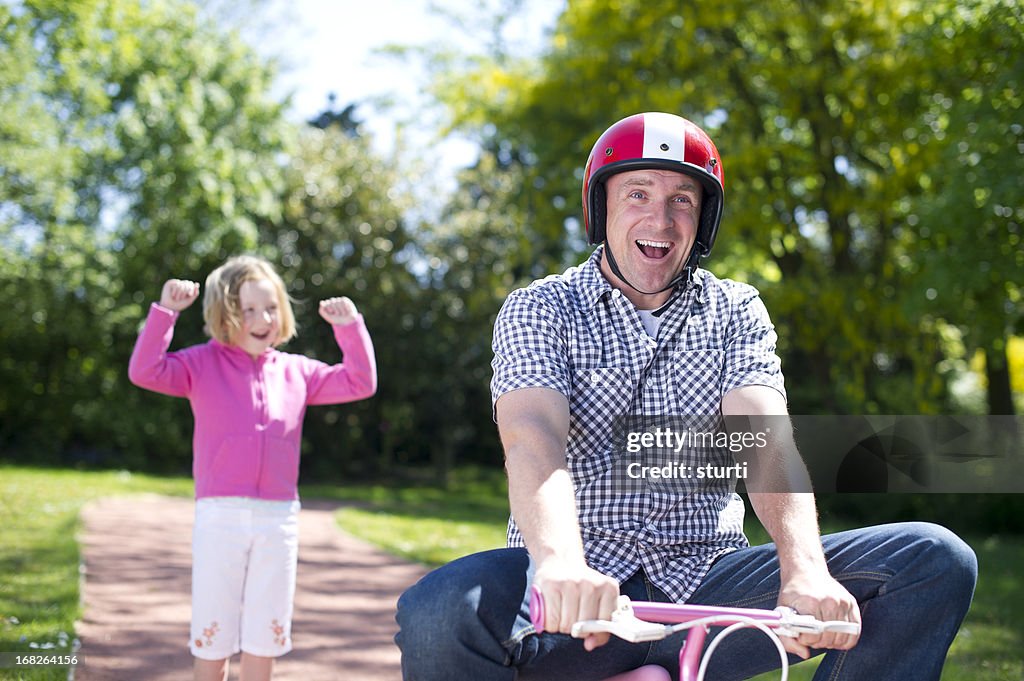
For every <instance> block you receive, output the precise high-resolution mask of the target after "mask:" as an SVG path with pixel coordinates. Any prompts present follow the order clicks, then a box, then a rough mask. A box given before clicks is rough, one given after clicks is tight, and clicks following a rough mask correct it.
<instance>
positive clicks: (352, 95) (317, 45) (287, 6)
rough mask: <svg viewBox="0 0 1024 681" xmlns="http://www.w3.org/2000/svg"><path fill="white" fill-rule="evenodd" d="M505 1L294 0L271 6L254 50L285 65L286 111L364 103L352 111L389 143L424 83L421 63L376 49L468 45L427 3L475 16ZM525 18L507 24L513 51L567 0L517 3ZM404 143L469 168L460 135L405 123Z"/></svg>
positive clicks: (279, 91)
mask: <svg viewBox="0 0 1024 681" xmlns="http://www.w3.org/2000/svg"><path fill="white" fill-rule="evenodd" d="M503 1H504V2H505V3H506V4H507V2H508V0H491V1H490V2H482V1H481V0H370V2H367V1H366V0H292V1H291V2H287V1H286V2H283V3H281V4H280V5H274V6H273V7H272V12H271V14H272V15H273V16H275V17H277V18H278V19H277V20H276V21H275V22H274V23H275V30H274V31H273V32H272V36H273V37H272V38H270V39H267V36H266V35H264V38H263V39H262V40H261V41H260V42H259V44H258V45H257V49H258V50H260V51H261V52H262V53H264V54H265V55H267V56H274V57H277V58H278V59H279V60H280V61H281V64H282V71H281V75H280V76H279V79H278V82H277V86H276V92H275V94H276V95H277V96H279V97H284V96H285V95H286V94H287V93H291V96H292V107H291V110H290V113H289V116H290V117H291V118H293V119H295V120H309V119H311V118H313V117H314V116H315V115H317V114H318V113H320V112H322V111H323V110H324V109H325V108H326V107H327V101H328V100H327V96H328V93H330V92H333V93H334V94H335V95H336V96H337V100H336V108H338V109H340V108H342V107H344V106H346V105H347V104H349V103H352V102H356V101H358V102H367V104H364V105H363V106H361V107H360V108H359V109H358V110H357V116H356V117H357V118H358V119H360V120H362V121H363V122H364V125H365V127H366V129H367V130H368V131H369V132H370V134H371V136H372V138H373V140H374V143H375V145H376V146H377V148H378V149H380V150H381V151H385V152H386V151H389V150H390V149H391V148H392V147H393V143H394V137H395V125H396V123H397V121H398V120H399V119H403V118H409V119H413V120H415V119H417V118H418V117H419V114H420V112H422V111H423V107H422V105H419V104H417V101H418V97H419V89H420V88H421V87H422V86H423V84H424V82H425V72H424V70H423V68H422V67H420V66H418V65H416V64H414V63H408V62H403V61H399V60H397V59H395V58H393V57H387V56H383V55H380V54H375V52H374V50H376V49H379V48H382V47H385V46H387V45H389V44H400V45H416V46H423V45H428V44H434V43H438V42H446V43H448V44H452V43H453V42H454V43H455V44H457V45H460V46H464V47H467V48H472V47H473V45H472V38H471V37H470V36H468V35H461V34H460V32H459V31H458V30H457V29H456V28H455V27H454V26H453V24H452V23H451V21H450V20H448V19H446V18H445V17H443V16H441V15H439V14H438V13H436V12H435V11H432V8H435V7H440V8H442V9H444V10H447V11H450V12H453V13H457V14H460V15H464V14H467V13H468V14H469V15H471V16H473V15H477V13H478V12H479V11H480V8H481V7H482V6H496V5H498V4H500V3H501V2H503ZM519 3H520V5H521V11H522V14H523V18H522V19H519V20H517V21H513V22H511V23H510V26H509V29H508V38H509V42H510V44H513V45H514V49H516V50H517V51H519V50H523V51H526V52H536V51H537V50H539V49H540V47H541V45H542V36H543V35H544V33H545V31H546V30H547V29H549V28H550V27H551V26H552V25H553V24H554V21H555V19H556V17H557V15H558V13H559V12H560V11H561V9H562V8H563V7H564V4H565V3H564V0H519ZM380 97H390V98H391V99H392V101H393V102H395V103H397V106H396V107H395V108H393V109H391V110H383V109H381V108H380V107H376V106H373V105H372V104H370V103H369V102H371V101H372V100H374V98H380ZM406 140H407V142H411V143H413V144H416V143H417V140H418V143H420V144H422V145H424V146H425V147H426V146H429V147H430V148H431V149H433V150H435V151H439V152H440V155H441V156H442V157H443V159H444V161H443V165H444V166H445V172H447V173H451V172H453V171H454V169H455V168H458V167H462V166H465V165H469V164H470V163H472V161H473V159H474V158H475V148H474V147H472V145H470V144H469V143H467V142H466V141H464V140H459V139H455V138H449V139H447V140H442V141H438V140H437V139H436V137H435V136H434V128H433V126H432V125H431V123H430V121H429V120H427V121H425V123H424V124H423V125H422V127H421V129H419V130H417V129H415V126H414V127H413V128H407V130H406Z"/></svg>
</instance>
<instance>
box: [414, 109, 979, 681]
mask: <svg viewBox="0 0 1024 681" xmlns="http://www.w3.org/2000/svg"><path fill="white" fill-rule="evenodd" d="M723 205H724V175H723V172H722V162H721V159H720V157H719V154H718V150H717V149H716V148H715V145H714V143H713V142H712V141H711V139H710V138H709V137H708V136H707V134H705V132H704V131H703V130H701V129H700V128H699V127H698V126H696V125H695V124H693V123H691V122H690V121H688V120H685V119H683V118H680V117H678V116H674V115H671V114H665V113H644V114H637V115H635V116H630V117H629V118H626V119H623V120H621V121H619V122H617V123H615V124H614V125H612V126H611V127H610V128H609V129H608V130H607V131H605V133H604V134H603V135H601V137H600V138H599V139H598V141H597V143H596V144H595V145H594V148H593V150H592V151H591V153H590V157H589V159H588V161H587V165H586V168H585V171H584V180H583V211H584V224H585V226H586V230H587V236H588V239H589V241H590V243H592V244H594V245H596V246H597V248H596V249H595V250H594V253H593V254H592V255H591V256H590V258H589V259H588V260H587V261H586V262H585V263H583V264H582V265H580V266H578V267H573V268H570V269H569V270H567V271H566V272H564V273H563V274H561V275H555V276H550V277H547V278H546V279H543V280H540V281H536V282H534V283H532V284H531V285H530V286H527V287H526V288H522V289H519V290H516V291H513V292H512V293H511V294H510V295H509V296H508V299H507V300H506V301H505V304H504V306H503V307H502V309H501V312H500V313H499V315H498V318H497V320H496V322H495V328H494V360H493V362H492V366H493V368H494V376H493V379H492V381H491V393H492V398H493V402H494V414H495V419H496V421H497V424H498V429H499V432H500V434H501V441H502V445H503V447H504V450H505V467H506V470H507V472H508V480H509V502H510V506H511V510H512V518H511V519H510V522H509V531H508V544H509V547H508V548H506V549H499V550H496V551H489V552H485V553H479V554H475V555H472V556H467V557H465V558H462V559H459V560H457V561H454V562H452V563H450V564H449V565H446V566H444V567H442V568H439V569H438V570H436V571H434V572H432V573H431V574H429V575H427V576H426V577H424V578H423V580H421V581H420V582H419V583H418V584H417V585H416V586H414V587H413V588H411V589H409V591H407V592H406V593H405V594H404V595H403V596H402V598H401V599H400V601H399V608H398V622H399V625H400V627H401V629H400V632H399V634H398V636H397V638H396V640H397V642H398V644H399V646H400V647H401V649H402V668H403V673H404V675H405V679H406V680H407V681H414V680H433V679H438V680H440V679H446V680H451V679H473V680H474V681H476V680H479V679H487V680H488V681H495V680H499V679H502V680H504V679H507V680H508V681H511V680H512V679H531V678H537V679H562V680H570V679H578V680H583V679H592V680H595V681H597V680H599V679H605V678H606V677H610V676H612V675H613V674H618V673H621V672H624V671H627V670H630V669H633V668H635V667H639V666H640V665H642V664H648V663H655V664H658V665H661V666H663V667H666V668H668V669H669V671H670V672H671V673H672V676H673V677H674V678H675V677H677V675H678V657H677V656H678V651H679V645H680V643H681V636H682V634H678V635H676V636H674V637H672V638H669V639H666V640H665V641H661V642H653V643H647V644H643V645H637V644H631V643H626V642H624V641H621V640H618V639H612V640H609V639H608V636H607V634H605V635H592V636H590V637H588V638H587V639H586V640H584V641H577V640H575V639H572V638H570V637H569V636H567V634H568V633H569V632H570V630H571V627H572V624H573V623H574V622H576V621H579V620H585V619H595V618H602V619H607V618H608V616H609V615H610V613H611V612H612V609H613V608H614V605H615V601H616V598H617V597H618V595H619V594H620V593H622V594H625V595H627V596H629V597H630V598H631V599H633V600H656V601H673V602H678V603H683V602H692V603H700V604H708V605H743V606H745V607H754V608H765V609H772V608H774V607H776V606H788V607H791V608H793V609H795V610H796V611H798V612H800V613H802V614H808V615H813V616H814V617H816V618H818V619H821V620H842V621H848V622H854V623H861V622H862V625H863V626H862V629H861V635H860V636H859V637H858V636H857V635H853V634H837V633H826V634H822V635H813V636H812V635H808V634H803V635H801V636H800V637H799V638H796V639H788V640H787V642H786V644H785V645H786V648H787V649H788V651H789V652H790V653H791V657H792V658H793V659H794V660H799V659H801V658H807V657H810V656H812V655H818V654H822V653H824V654H825V658H824V660H823V661H822V663H821V665H820V667H819V671H818V674H817V676H816V677H815V678H821V679H824V678H829V679H876V680H881V679H892V680H896V679H901V680H902V679H938V678H939V673H940V671H941V669H942V664H943V661H944V659H945V655H946V651H947V649H948V647H949V645H950V643H951V642H952V640H953V637H954V635H955V634H956V632H957V630H958V628H959V626H960V622H961V620H962V619H963V616H964V614H965V613H966V612H967V608H968V606H969V605H970V602H971V597H972V594H973V589H974V583H975V579H976V576H977V562H976V558H975V556H974V553H973V551H971V549H970V547H968V546H967V545H966V544H964V543H963V542H962V541H961V540H960V539H959V538H958V537H956V536H955V535H953V534H952V533H950V532H949V531H947V530H945V529H943V528H941V527H937V526H934V525H929V524H925V523H906V524H894V525H886V526H882V527H875V528H866V529H863V530H856V531H851V532H844V533H840V534H837V535H831V536H826V537H820V536H819V531H818V524H817V517H816V511H815V504H814V498H813V495H811V494H810V493H809V489H810V488H809V485H808V483H807V476H806V470H805V469H804V467H803V464H802V462H801V461H800V458H799V453H798V452H797V451H796V447H795V445H794V444H793V442H792V437H791V431H790V429H789V427H788V417H787V416H786V414H787V405H786V392H785V387H784V384H783V378H782V369H781V363H780V361H779V358H778V356H777V355H776V353H775V345H776V335H775V328H774V326H773V325H772V323H771V320H770V318H769V316H768V312H767V310H766V309H765V306H764V304H763V303H762V302H761V298H760V296H759V294H758V292H757V290H755V289H754V288H753V287H752V286H749V285H746V284H742V283H739V282H735V281H731V280H728V279H719V278H718V277H715V276H714V275H713V274H712V273H710V272H709V271H707V270H706V269H704V268H701V267H700V266H699V261H700V259H701V258H703V257H704V256H706V255H708V254H709V253H710V252H711V249H712V246H713V245H714V243H715V239H716V236H717V234H718V228H719V224H720V223H721V219H722V209H723ZM673 415H677V416H678V417H686V418H692V417H694V416H696V417H697V418H698V421H697V423H702V424H706V423H712V424H714V425H713V429H715V432H714V433H712V434H722V435H726V434H727V435H729V436H732V435H753V433H740V432H738V431H729V432H726V431H727V429H726V428H725V424H724V420H725V419H726V418H727V417H742V418H743V419H750V420H752V421H753V420H757V419H762V420H763V419H768V418H771V419H774V420H772V421H771V424H772V428H773V429H774V430H773V432H772V434H771V437H769V438H765V439H764V446H760V445H759V446H758V448H757V451H756V456H753V457H748V458H744V459H742V461H741V460H740V455H739V454H738V453H737V452H736V451H731V448H730V447H729V446H726V445H725V444H722V445H719V444H714V445H712V446H710V447H697V448H688V447H682V448H679V449H677V450H675V451H671V452H669V458H668V459H663V460H661V461H658V462H657V463H658V464H659V465H664V468H658V469H657V470H668V471H683V473H684V475H689V472H690V471H696V473H695V474H694V475H692V476H690V477H691V479H690V480H689V481H688V482H687V484H686V485H682V486H673V485H666V484H660V483H661V482H663V481H660V480H659V479H656V478H660V476H654V477H651V476H647V477H643V478H642V480H640V481H639V482H637V481H636V480H633V481H632V484H629V482H628V481H626V480H625V478H626V477H628V471H629V470H631V468H630V465H629V464H630V463H631V462H632V461H633V460H632V459H630V457H629V455H628V453H629V452H628V441H623V438H622V431H623V429H622V424H623V422H624V421H623V420H624V419H630V421H629V423H633V419H636V418H640V419H644V420H646V421H641V423H649V424H653V423H656V422H657V421H656V419H660V418H672V417H673ZM659 427H660V426H659ZM659 432H663V431H659V430H657V427H655V426H654V425H651V428H650V429H649V430H647V431H646V433H645V432H638V433H637V434H638V435H639V436H640V437H639V438H638V439H637V441H640V440H643V439H644V438H643V436H644V435H645V434H646V435H650V434H654V435H656V434H658V433H659ZM763 432H767V431H762V433H763ZM630 434H632V433H630ZM686 434H687V436H688V437H690V436H692V437H693V438H694V439H700V440H702V441H703V440H704V438H703V437H699V436H700V435H702V433H695V432H693V431H691V430H687V431H686ZM648 439H650V438H648ZM712 441H713V442H716V443H717V442H720V441H721V442H726V443H727V442H729V440H728V439H726V440H724V441H723V440H720V439H719V438H712ZM734 457H735V460H734ZM748 463H749V469H748ZM649 470H655V468H653V467H652V468H649ZM700 471H704V472H705V473H706V474H705V475H701V474H700ZM712 473H714V474H712ZM670 477H671V476H670ZM740 477H744V480H745V484H746V489H747V491H748V493H749V499H750V504H751V506H752V507H753V509H754V511H755V513H756V514H757V516H758V519H759V520H760V521H761V523H762V524H763V525H764V527H765V529H766V530H767V531H768V533H769V534H770V535H771V537H772V539H773V540H774V543H772V544H769V545H766V546H756V547H751V546H749V544H748V542H747V539H746V537H745V535H744V533H743V517H744V504H743V501H742V499H741V498H740V497H739V496H738V495H737V494H736V491H735V490H736V483H737V479H738V478H740ZM531 588H536V589H538V590H539V591H540V592H541V593H542V594H543V597H544V601H545V605H546V607H545V621H544V627H543V630H544V633H540V634H538V633H537V632H536V631H535V630H534V627H533V625H532V623H531V621H530V615H529V594H530V590H531ZM862 618H863V621H862ZM719 650H720V651H721V652H720V653H719V654H718V655H716V656H715V658H714V659H713V661H712V663H711V665H710V670H709V676H708V678H715V679H741V678H747V677H749V676H752V675H754V674H757V673H760V672H762V671H767V670H769V669H772V668H775V667H777V666H778V664H779V660H778V656H777V653H776V651H775V649H774V647H773V646H772V645H771V644H770V643H769V642H768V641H767V639H765V638H763V637H761V636H760V635H759V634H757V633H756V632H755V633H753V634H750V633H747V632H741V633H737V634H736V635H734V636H730V637H729V639H727V640H726V641H725V642H724V643H723V645H722V646H721V647H720V648H719Z"/></svg>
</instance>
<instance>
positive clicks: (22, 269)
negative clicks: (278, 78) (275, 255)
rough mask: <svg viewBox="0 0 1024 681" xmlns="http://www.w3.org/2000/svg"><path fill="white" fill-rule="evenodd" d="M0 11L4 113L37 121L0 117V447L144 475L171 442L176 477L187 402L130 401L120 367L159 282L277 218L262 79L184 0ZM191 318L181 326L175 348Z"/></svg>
mask: <svg viewBox="0 0 1024 681" xmlns="http://www.w3.org/2000/svg"><path fill="white" fill-rule="evenodd" d="M0 12H2V14H0V17H2V18H3V19H4V22H5V23H4V29H3V33H2V38H3V41H4V42H3V45H2V47H3V50H2V52H0V54H2V55H3V59H4V62H5V63H7V64H11V65H12V66H13V67H14V68H13V69H12V71H10V72H7V71H5V77H7V75H6V74H8V73H10V76H11V77H13V78H16V79H17V80H16V82H15V84H14V86H13V88H12V90H11V93H10V94H7V95H5V96H7V97H10V98H11V99H12V101H13V102H14V103H16V104H17V105H18V106H19V107H21V108H20V110H19V109H18V108H14V109H11V110H10V113H11V114H15V113H20V114H31V113H35V114H36V115H35V116H34V117H32V118H28V119H25V120H23V121H21V122H14V123H13V124H12V122H11V121H10V119H9V118H6V116H7V113H6V112H7V111H8V110H7V109H6V107H5V114H4V115H5V118H4V125H5V126H10V127H14V128H16V129H17V130H19V135H22V137H18V136H14V137H13V140H14V146H15V147H17V149H16V150H15V152H16V153H14V154H12V155H11V156H9V157H7V156H5V158H4V160H3V161H2V163H3V173H0V177H4V178H6V180H5V182H4V184H3V185H2V186H0V191H2V192H3V194H2V195H0V206H4V210H3V215H4V218H3V219H4V221H5V229H4V232H3V233H4V236H5V240H4V242H3V244H2V246H3V247H4V249H5V255H6V254H7V253H10V254H11V255H12V258H11V260H10V262H11V265H10V267H7V268H6V269H5V270H4V272H3V274H4V278H3V281H2V285H3V288H4V289H5V290H6V291H8V292H12V293H13V295H12V296H11V297H12V298H13V299H14V300H16V301H17V302H16V303H15V305H14V309H13V310H11V311H10V315H9V317H10V319H11V326H10V327H9V326H8V324H7V323H6V322H5V323H4V325H3V326H4V328H5V329H8V328H10V331H5V334H7V337H6V338H5V340H6V341H7V342H9V343H11V344H12V346H13V347H16V348H17V350H16V351H15V353H14V355H15V357H16V358H17V360H16V361H12V362H7V363H6V364H5V366H4V369H3V370H4V373H5V378H8V379H10V382H9V383H8V386H9V387H10V390H5V392H6V394H7V395H9V398H8V399H7V401H6V403H5V404H4V405H3V408H4V415H3V418H2V419H0V420H2V422H3V424H4V425H3V431H2V432H0V437H2V441H0V444H2V446H3V448H4V449H17V450H23V451H24V452H25V454H24V455H26V456H32V457H34V458H36V459H37V460H38V458H39V457H41V456H45V453H46V452H50V456H51V458H53V457H57V456H62V457H64V458H65V459H67V458H70V459H83V460H87V461H94V462H95V461H106V462H107V463H110V462H111V461H113V460H114V459H115V458H116V457H120V458H119V459H118V460H119V461H120V463H121V464H122V465H124V464H135V465H139V464H144V463H152V464H153V465H152V467H156V468H159V465H157V464H156V463H155V462H156V461H159V460H160V459H159V455H163V454H168V453H169V452H177V453H178V455H177V458H176V459H175V458H174V457H173V456H170V457H169V458H168V459H167V461H168V463H167V466H170V467H177V468H178V469H179V470H180V469H181V468H184V466H185V465H186V463H187V460H188V451H189V448H188V441H189V435H188V430H187V427H186V423H187V417H188V415H187V407H184V405H174V404H170V401H167V400H160V399H159V398H156V397H155V396H148V395H144V394H141V393H140V391H138V390H136V389H134V388H132V387H131V386H129V385H128V384H127V380H126V377H125V366H126V362H127V358H128V354H129V353H130V351H131V347H132V343H133V342H134V338H135V333H136V330H137V325H138V322H139V321H140V320H141V318H142V317H143V314H144V309H145V307H144V306H145V303H146V302H147V301H149V300H152V299H153V298H155V297H156V296H157V295H158V292H159V290H160V284H161V283H162V281H163V279H164V278H166V277H169V276H174V275H178V276H188V275H190V274H192V273H195V272H200V271H208V270H209V269H211V268H212V265H213V264H215V263H217V262H218V261H219V260H220V259H221V258H222V257H223V256H224V255H225V254H227V253H231V252H237V251H239V250H245V249H250V248H253V247H254V246H255V243H256V242H255V239H256V227H255V224H256V221H257V220H272V219H275V218H276V216H278V215H279V207H278V203H277V202H278V194H277V186H278V183H279V180H278V177H279V175H280V168H279V167H278V166H277V163H276V161H277V158H276V154H277V153H278V152H279V150H280V149H281V148H282V137H281V130H282V128H281V124H282V116H281V105H280V104H278V103H275V102H271V101H269V100H268V99H267V97H266V92H267V91H268V90H269V82H270V78H271V73H272V72H271V71H270V70H269V68H268V67H267V65H265V64H263V63H262V62H260V61H259V60H258V59H257V58H256V56H255V54H254V53H253V52H252V51H251V50H249V49H248V48H246V47H245V46H244V45H242V44H241V43H240V42H239V41H238V40H237V39H236V38H233V37H231V36H230V35H226V34H223V33H221V32H218V31H217V30H216V29H215V28H214V27H212V26H210V25H209V24H205V23H202V22H201V21H199V20H198V19H197V18H196V13H195V9H194V6H192V5H191V4H188V3H184V2H160V3H139V2H132V1H130V0H82V1H81V2H75V3H62V2H51V1H48V0H33V1H25V2H20V3H16V4H8V5H7V6H5V7H4V8H2V9H0ZM5 92H6V88H5ZM22 140H27V141H24V142H23V141H22ZM19 145H20V146H19ZM25 149H31V150H32V152H31V153H34V154H35V155H36V156H37V158H38V160H39V162H38V163H33V162H29V161H31V160H32V159H31V157H30V156H28V155H27V154H28V153H30V152H27V151H25ZM22 161H25V162H22ZM5 260H6V258H5ZM19 320H21V321H19ZM27 320H31V322H29V321H27ZM198 327H199V324H197V323H195V320H191V318H190V322H186V323H183V324H182V328H181V329H180V336H181V338H182V340H186V341H187V340H189V339H195V338H197V337H198V336H199V332H198ZM15 334H16V335H15ZM158 424H159V425H158ZM118 450H119V451H120V453H118ZM127 452H131V453H132V456H127V457H126V456H125V453H127ZM153 454H156V455H158V456H157V457H156V458H154V459H153V460H152V461H149V460H147V455H153ZM112 457H113V458H112ZM133 457H134V458H133Z"/></svg>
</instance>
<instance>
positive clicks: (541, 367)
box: [491, 288, 572, 409]
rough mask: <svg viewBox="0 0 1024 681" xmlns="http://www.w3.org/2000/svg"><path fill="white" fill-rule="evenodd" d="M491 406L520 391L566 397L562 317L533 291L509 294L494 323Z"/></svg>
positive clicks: (567, 377)
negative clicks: (551, 392) (536, 390)
mask: <svg viewBox="0 0 1024 681" xmlns="http://www.w3.org/2000/svg"><path fill="white" fill-rule="evenodd" d="M492 349H493V350H494V359H493V360H492V361H491V368H492V369H493V372H494V373H493V376H492V378H491V406H492V409H493V407H494V404H496V403H497V401H498V398H499V397H501V396H502V395H504V394H505V393H508V392H512V391H513V390H519V389H521V388H550V389H552V390H557V391H558V392H560V393H562V394H563V395H565V396H566V398H569V397H570V395H571V389H572V388H571V379H570V369H569V362H568V348H567V343H566V334H565V319H564V315H559V314H558V313H557V311H555V310H554V309H553V308H552V306H551V305H550V304H548V303H546V302H545V301H544V300H543V299H542V298H541V296H540V294H539V293H538V292H537V290H536V289H530V288H527V289H518V290H516V291H513V292H512V293H511V294H509V297H508V298H507V299H506V300H505V304H504V305H502V307H501V311H500V312H498V318H497V319H496V320H495V322H494V337H493V341H492Z"/></svg>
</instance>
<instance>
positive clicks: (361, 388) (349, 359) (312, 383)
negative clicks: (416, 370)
mask: <svg viewBox="0 0 1024 681" xmlns="http://www.w3.org/2000/svg"><path fill="white" fill-rule="evenodd" d="M320 316H321V317H323V318H324V320H325V321H327V322H329V323H330V324H331V327H332V328H333V329H334V339H335V341H337V343H338V347H339V348H341V352H342V354H343V356H344V361H343V362H342V363H341V364H334V365H327V364H323V363H321V362H316V363H315V364H314V365H313V366H314V369H313V374H312V376H310V378H309V393H308V395H309V396H308V398H307V402H308V403H309V404H338V403H340V402H353V401H355V400H362V399H365V398H367V397H370V396H371V395H373V394H374V393H375V392H377V360H376V358H375V357H374V353H373V341H372V340H370V333H369V332H368V331H367V330H366V324H365V323H364V322H363V316H362V315H361V314H359V312H358V311H356V307H355V305H353V304H352V301H351V300H349V299H348V298H330V299H328V300H324V301H321V303H320Z"/></svg>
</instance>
